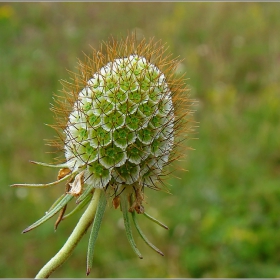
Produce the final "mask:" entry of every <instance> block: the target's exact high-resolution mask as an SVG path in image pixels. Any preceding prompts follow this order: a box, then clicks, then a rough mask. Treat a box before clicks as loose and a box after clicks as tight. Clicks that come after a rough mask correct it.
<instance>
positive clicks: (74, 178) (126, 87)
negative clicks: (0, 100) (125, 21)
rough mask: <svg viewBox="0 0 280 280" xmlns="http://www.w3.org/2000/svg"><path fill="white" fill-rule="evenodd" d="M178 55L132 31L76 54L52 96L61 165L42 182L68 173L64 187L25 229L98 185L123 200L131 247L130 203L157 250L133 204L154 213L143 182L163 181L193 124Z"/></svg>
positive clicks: (152, 184)
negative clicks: (73, 67)
mask: <svg viewBox="0 0 280 280" xmlns="http://www.w3.org/2000/svg"><path fill="white" fill-rule="evenodd" d="M179 62H180V61H178V60H176V59H171V58H170V55H167V54H166V48H165V47H164V46H163V45H161V43H160V42H155V41H154V40H150V41H149V42H146V41H145V40H142V41H140V42H137V41H136V39H135V36H133V35H132V36H128V37H127V38H126V39H125V40H120V41H115V40H114V39H112V40H111V41H110V42H109V43H104V44H102V45H101V49H100V51H96V50H93V54H92V56H91V57H89V56H86V59H85V61H84V62H82V61H79V73H78V74H73V73H72V82H71V83H69V82H63V86H64V88H63V93H64V95H63V96H59V97H57V98H56V105H55V106H54V107H53V108H52V109H53V111H54V112H55V116H56V120H57V123H56V124H55V125H53V127H54V128H55V129H56V130H57V131H58V133H59V137H58V139H56V140H53V141H51V144H52V145H54V146H56V147H58V148H59V149H60V150H62V151H63V154H64V156H63V159H62V160H63V163H62V164H58V165H53V166H56V167H62V169H60V171H59V174H58V181H56V182H54V183H50V184H46V185H40V186H50V185H54V184H56V183H59V182H61V181H64V180H68V181H67V183H66V191H65V194H64V195H63V196H62V198H60V199H59V200H58V201H57V202H56V203H55V204H54V205H53V206H52V207H51V209H50V211H49V212H48V213H47V215H46V216H45V217H43V218H42V219H41V220H39V221H38V222H36V223H35V224H33V225H32V226H30V227H29V228H27V229H26V230H25V231H28V230H30V229H32V228H34V227H36V226H38V225H39V224H41V223H42V222H44V221H45V220H47V219H48V218H50V217H51V216H53V215H54V214H56V213H57V212H58V211H59V210H60V211H61V212H60V215H59V218H58V220H57V222H56V226H57V225H58V223H59V222H60V221H61V220H62V219H64V218H65V217H67V216H68V215H69V214H68V215H66V216H65V214H64V213H65V207H66V205H67V203H68V202H69V201H70V200H71V199H72V198H73V197H77V200H76V202H77V203H80V204H81V205H86V204H87V203H88V202H89V198H90V197H91V196H92V194H93V193H94V191H95V190H97V189H99V190H102V191H103V192H104V193H106V194H108V195H106V197H107V198H108V197H110V196H111V197H113V205H114V207H115V208H118V206H119V204H121V210H122V212H123V215H124V222H125V226H126V231H127V236H128V238H129V241H130V243H131V245H132V247H133V248H134V250H135V252H136V253H137V254H138V255H139V256H140V257H141V255H140V253H139V251H138V250H137V248H136V245H135V243H134V241H133V239H132V235H131V230H130V225H129V219H128V216H127V212H128V211H129V212H131V213H132V216H133V221H134V223H135V226H136V228H137V230H138V232H139V233H140V235H141V236H142V237H143V239H144V241H145V242H146V243H147V244H148V245H149V246H151V247H152V248H153V249H155V250H156V251H157V252H159V253H160V254H162V253H161V252H160V251H159V250H158V249H157V248H155V247H154V245H152V244H150V243H149V242H148V241H147V239H146V237H144V235H143V234H142V232H141V230H140V229H139V226H138V224H137V222H136V220H135V212H137V213H138V214H140V213H144V214H145V215H146V216H147V217H149V218H150V219H152V220H154V221H155V219H153V218H151V217H150V216H149V215H148V214H146V213H145V210H144V207H143V205H142V202H143V200H144V195H143V193H144V189H145V188H146V187H148V188H152V189H156V190H158V189H160V186H161V183H162V177H163V175H164V168H165V166H167V165H169V164H170V163H171V162H173V160H174V159H176V158H178V157H180V156H181V154H180V151H179V150H180V149H179V148H180V145H179V144H180V143H181V142H182V140H184V139H185V138H186V137H187V134H188V133H189V132H191V131H192V128H191V126H190V120H191V115H192V110H191V105H192V104H193V101H192V100H190V99H189V98H188V93H187V87H186V84H185V82H184V79H183V77H177V74H176V68H177V66H178V63H179ZM43 165H47V164H43ZM47 166H50V165H47ZM17 186H20V185H17ZM21 186H23V185H21ZM30 186H33V187H34V186H35V187H36V186H39V185H30ZM126 203H128V206H129V207H127V205H126ZM103 205H104V204H103ZM77 207H79V205H78V206H77ZM102 209H103V210H102V211H104V209H105V208H104V207H103V208H102ZM100 211H101V210H100ZM101 216H102V215H101ZM156 222H157V223H159V222H158V221H156ZM93 228H94V226H93ZM96 230H97V229H96ZM93 231H94V230H93Z"/></svg>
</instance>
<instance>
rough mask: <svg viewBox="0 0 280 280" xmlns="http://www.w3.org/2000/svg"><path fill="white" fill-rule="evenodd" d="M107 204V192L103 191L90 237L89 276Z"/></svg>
mask: <svg viewBox="0 0 280 280" xmlns="http://www.w3.org/2000/svg"><path fill="white" fill-rule="evenodd" d="M106 203H107V200H106V196H105V192H104V191H102V192H101V195H100V199H99V203H98V206H97V210H96V214H95V217H94V221H93V226H92V229H91V232H90V237H89V243H88V252H87V275H89V273H90V271H91V268H92V264H93V252H94V246H95V242H96V239H97V236H98V232H99V229H100V225H101V222H102V219H103V215H104V212H105V208H106Z"/></svg>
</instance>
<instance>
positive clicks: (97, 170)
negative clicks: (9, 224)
mask: <svg viewBox="0 0 280 280" xmlns="http://www.w3.org/2000/svg"><path fill="white" fill-rule="evenodd" d="M174 122H175V116H174V106H173V103H172V97H171V91H170V89H169V87H168V84H167V81H166V78H165V76H164V74H163V73H162V72H161V71H160V70H159V69H158V68H157V67H156V66H155V65H154V64H152V63H151V62H149V61H148V60H147V59H146V58H145V57H142V56H139V55H136V54H134V55H130V56H128V57H124V58H118V59H115V60H113V61H112V62H109V63H107V64H106V65H105V66H103V67H102V68H101V69H100V70H99V71H98V72H97V73H95V74H94V75H93V77H92V78H91V79H89V80H88V82H87V84H86V85H85V87H84V88H83V89H82V90H81V91H80V92H79V94H78V97H77V100H76V101H75V103H74V106H73V111H72V112H71V113H70V116H69V120H68V122H67V126H66V128H65V129H64V133H65V146H64V149H65V157H66V159H67V162H68V168H69V169H70V170H71V171H72V172H73V171H76V170H79V171H80V172H84V173H83V174H84V181H85V182H86V183H87V184H88V185H92V186H94V187H95V188H106V187H109V188H110V187H111V186H113V187H114V188H119V189H122V188H123V186H127V185H133V184H136V183H137V184H138V185H141V186H142V187H144V186H149V187H154V186H155V184H156V182H157V181H158V176H159V175H160V174H161V172H162V168H163V166H164V165H165V164H166V163H167V162H168V159H169V156H170V152H171V150H172V147H173V143H174Z"/></svg>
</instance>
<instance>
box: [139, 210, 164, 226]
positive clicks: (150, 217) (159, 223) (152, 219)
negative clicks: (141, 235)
mask: <svg viewBox="0 0 280 280" xmlns="http://www.w3.org/2000/svg"><path fill="white" fill-rule="evenodd" d="M143 214H144V216H145V217H147V218H148V219H150V220H151V221H153V222H154V223H156V224H158V225H160V226H161V227H163V228H165V229H168V226H166V225H165V224H163V223H162V222H160V221H158V220H157V219H155V218H154V217H152V216H150V215H149V214H147V213H146V212H144V213H143Z"/></svg>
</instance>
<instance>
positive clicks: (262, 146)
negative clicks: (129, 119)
mask: <svg viewBox="0 0 280 280" xmlns="http://www.w3.org/2000/svg"><path fill="white" fill-rule="evenodd" d="M279 8H280V7H279V3H6V4H5V3H1V5H0V34H1V40H0V72H1V76H0V79H1V93H0V119H1V122H0V131H1V138H0V147H1V148H0V170H1V171H0V172H1V176H0V183H1V188H0V195H1V196H0V197H1V198H0V205H1V212H2V215H1V239H0V247H1V254H0V276H1V277H34V276H35V274H36V273H37V272H38V270H39V269H40V268H41V267H42V265H43V264H44V263H46V261H48V260H49V259H50V258H51V257H52V256H53V255H54V254H55V253H56V252H57V251H58V250H59V249H60V247H61V246H62V244H64V242H65V240H66V238H67V237H68V236H69V234H70V232H71V230H72V229H73V228H74V225H75V224H76V222H77V220H78V218H79V214H74V215H73V216H72V217H71V219H66V220H65V221H64V222H63V223H62V224H61V225H60V226H59V228H58V229H57V232H56V233H54V232H53V224H52V223H51V222H47V223H45V224H44V225H42V226H41V227H39V228H37V229H36V230H34V231H33V232H29V233H26V234H24V235H21V234H20V232H21V231H22V230H23V229H24V228H26V227H27V226H28V225H30V224H31V223H32V222H34V221H35V220H37V219H38V218H39V217H41V216H42V215H43V214H44V212H45V211H47V209H48V208H49V207H50V206H51V204H52V202H53V201H54V200H55V199H56V198H57V197H58V196H59V195H60V194H61V193H62V192H63V188H64V187H63V184H61V185H60V186H54V187H51V189H47V190H36V189H34V190H24V189H10V188H9V187H8V186H9V185H10V184H13V183H18V182H34V183H41V182H49V181H54V180H55V178H56V174H55V171H54V170H52V169H48V168H44V167H40V166H32V165H30V164H27V163H28V160H38V161H43V162H47V161H49V162H51V161H52V159H53V154H45V152H53V150H52V148H50V147H48V146H44V145H43V141H42V139H45V138H52V137H53V135H54V131H53V130H52V129H50V128H49V127H47V126H44V125H43V124H44V123H48V124H53V117H52V113H51V112H50V111H49V103H52V96H53V92H56V93H58V91H59V90H60V89H61V85H60V84H59V81H58V80H59V79H66V78H67V77H68V73H67V72H66V70H65V69H66V68H67V69H70V70H73V69H75V67H76V58H77V57H81V56H82V52H83V51H84V52H86V53H87V52H89V51H90V47H89V44H91V45H92V46H94V47H98V45H97V44H98V42H99V41H101V40H107V39H108V37H109V36H110V35H114V36H117V35H121V34H122V35H124V36H126V35H127V31H128V30H132V29H134V28H136V30H137V32H138V35H139V36H141V34H144V35H145V37H149V36H151V37H152V36H155V37H156V38H157V39H162V41H163V42H167V44H168V45H169V46H170V48H171V51H172V52H173V53H174V55H175V56H176V55H180V57H181V58H184V62H183V63H182V64H181V65H180V68H179V69H178V71H186V72H187V77H189V78H190V79H189V81H188V83H189V84H190V87H191V89H192V91H191V93H192V96H193V97H195V98H196V99H198V100H199V104H198V106H197V112H196V115H195V116H196V120H197V121H199V122H200V124H199V129H198V132H199V133H198V134H197V135H191V136H190V137H196V136H197V137H198V138H199V140H190V141H189V142H188V145H191V146H192V147H193V148H194V149H195V151H188V156H187V160H186V161H184V162H180V163H179V164H178V165H177V167H178V171H176V172H175V173H174V175H175V176H176V177H177V176H179V177H181V178H182V179H181V180H179V179H178V178H176V177H175V176H170V180H169V183H170V184H171V185H172V186H168V188H169V190H170V192H171V193H172V195H170V194H167V193H166V192H155V191H152V190H149V191H147V193H146V196H147V199H146V201H147V204H146V205H144V206H145V209H147V212H148V213H150V214H151V215H152V216H154V217H155V218H157V219H159V220H161V221H162V222H164V223H165V224H167V225H168V227H169V231H166V230H165V229H162V228H160V227H159V226H157V225H155V224H154V223H151V222H149V221H148V220H147V219H146V218H145V217H144V216H143V215H140V216H138V217H137V218H138V222H139V225H140V226H141V229H143V232H145V234H146V235H147V237H148V238H149V240H151V241H152V243H153V244H155V245H156V246H157V247H159V248H160V249H161V250H162V252H163V253H164V254H165V256H164V257H161V256H159V255H158V254H156V253H155V252H152V251H150V248H149V247H148V246H147V245H146V244H145V243H144V242H143V240H142V239H141V238H140V237H139V238H136V239H135V242H136V244H137V247H138V248H141V253H142V255H143V260H139V259H138V258H137V257H136V256H135V255H134V253H133V252H132V251H131V248H130V246H129V244H128V242H127V240H126V237H125V232H124V228H123V225H122V224H120V223H119V220H120V219H121V212H120V211H115V210H114V208H113V207H109V208H107V209H106V212H105V215H104V221H103V223H102V227H101V230H100V234H99V237H98V241H97V244H96V247H95V257H94V260H93V271H92V273H91V276H92V277H122V278H123V277H151V278H152V277H280V257H279V250H280V241H279V240H278V238H277V236H278V235H279V234H280V219H279V215H280V203H279V201H280V184H279V182H280V141H279V138H280V137H279V136H280V133H279V131H280V84H279V81H280V77H279V76H280V72H279V50H280V39H279V34H278V33H279V30H280V10H279ZM241 11H242V12H241ZM143 109H144V108H143ZM124 110H125V109H124ZM91 121H92V122H93V123H97V122H98V121H99V120H97V119H96V120H95V119H94V120H91ZM154 121H155V124H156V123H157V122H158V120H156V119H155V120H154ZM184 150H186V149H184ZM181 168H184V169H188V170H189V172H186V173H184V172H183V171H180V169H181ZM70 210H71V209H69V211H70ZM72 219H73V220H72ZM75 219H76V220H75ZM53 222H54V220H53ZM134 236H137V235H136V234H135V235H134ZM87 240H88V238H84V240H82V241H81V243H80V244H79V246H78V247H77V248H76V250H75V251H74V254H73V256H72V257H71V258H70V259H69V260H68V262H67V264H66V265H64V266H63V267H61V268H60V269H59V270H58V271H56V272H55V273H54V275H53V276H54V277H84V276H85V252H86V248H87ZM50 245H51V246H50Z"/></svg>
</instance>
